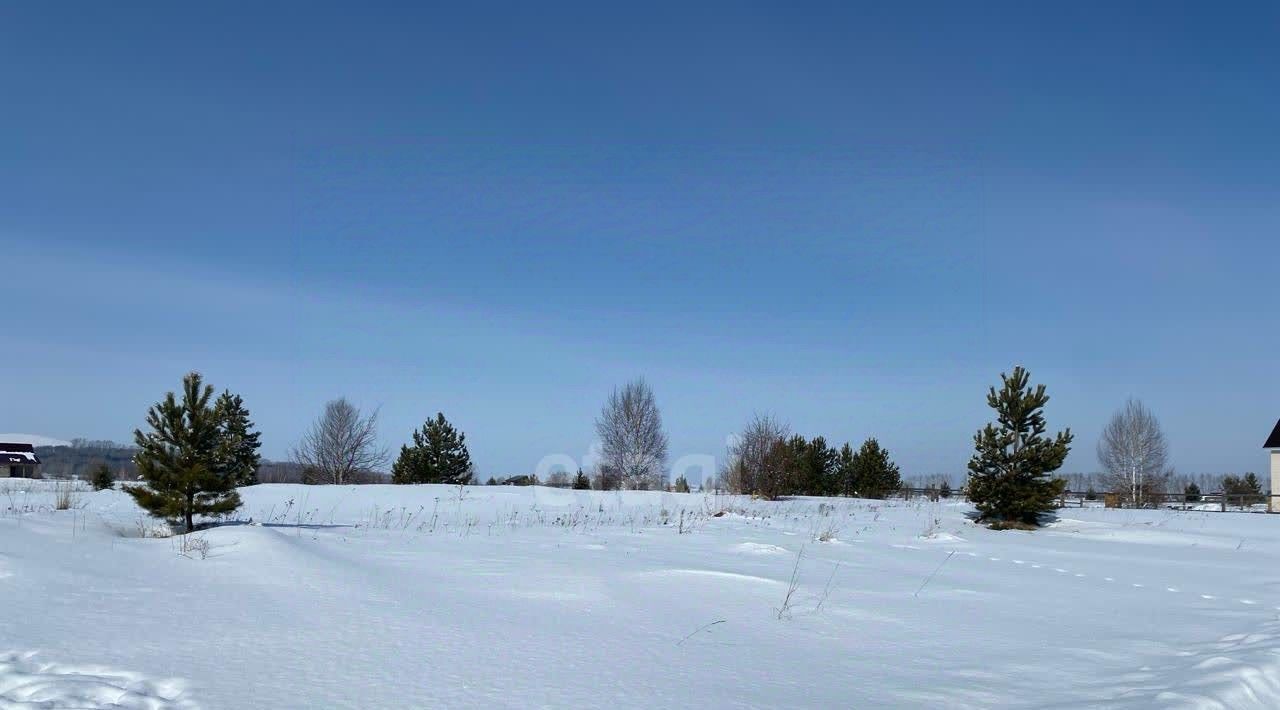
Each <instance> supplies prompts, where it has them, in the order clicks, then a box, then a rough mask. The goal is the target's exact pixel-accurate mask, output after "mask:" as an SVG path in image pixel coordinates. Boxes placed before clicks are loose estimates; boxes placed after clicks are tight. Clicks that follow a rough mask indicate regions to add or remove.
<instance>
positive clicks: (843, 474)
mask: <svg viewBox="0 0 1280 710" xmlns="http://www.w3.org/2000/svg"><path fill="white" fill-rule="evenodd" d="M853 456H854V454H853V447H852V446H849V442H847V441H846V442H845V444H844V446H841V447H840V453H839V454H838V455H837V456H836V463H835V467H836V473H835V476H836V479H837V480H838V481H839V487H840V495H844V496H852V495H854V492H855V491H857V490H858V486H857V483H858V481H857V475H856V472H855V471H854V470H853V461H854V458H853Z"/></svg>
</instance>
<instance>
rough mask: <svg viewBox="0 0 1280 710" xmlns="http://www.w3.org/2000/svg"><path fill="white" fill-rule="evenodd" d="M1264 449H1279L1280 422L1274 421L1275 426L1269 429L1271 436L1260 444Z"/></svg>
mask: <svg viewBox="0 0 1280 710" xmlns="http://www.w3.org/2000/svg"><path fill="white" fill-rule="evenodd" d="M1262 448H1264V449H1280V422H1276V428H1275V429H1272V430H1271V436H1270V437H1269V438H1268V439H1267V443H1265V444H1263V445H1262Z"/></svg>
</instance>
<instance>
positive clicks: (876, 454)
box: [849, 437, 902, 498]
mask: <svg viewBox="0 0 1280 710" xmlns="http://www.w3.org/2000/svg"><path fill="white" fill-rule="evenodd" d="M849 469H850V473H849V478H850V480H851V481H852V485H853V490H854V494H855V495H858V496H860V497H862V498H884V497H885V496H887V495H889V494H890V493H893V492H894V491H896V490H898V489H899V488H902V475H901V473H900V472H899V471H898V464H896V463H894V462H893V461H892V460H891V459H890V458H889V450H888V449H886V448H884V447H882V446H880V442H879V441H877V440H876V439H875V438H874V437H873V438H870V439H867V440H866V441H865V442H863V443H862V447H861V448H859V449H858V452H857V453H855V454H853V456H852V457H851V459H850V463H849Z"/></svg>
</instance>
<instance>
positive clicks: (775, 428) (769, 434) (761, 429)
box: [720, 414, 791, 493]
mask: <svg viewBox="0 0 1280 710" xmlns="http://www.w3.org/2000/svg"><path fill="white" fill-rule="evenodd" d="M790 435H791V427H789V426H787V425H786V424H784V423H782V422H780V421H778V420H777V419H776V418H774V417H773V416H772V415H769V414H756V415H755V416H753V417H752V418H751V421H749V422H747V426H746V427H745V428H744V429H743V430H742V433H741V434H739V435H738V436H736V437H734V439H733V441H732V442H731V443H730V444H729V450H728V463H727V464H726V466H725V468H724V470H723V471H722V472H721V474H720V480H721V481H722V482H723V483H724V485H725V487H727V488H728V489H729V491H730V492H731V493H757V492H760V491H763V490H772V489H773V488H774V486H773V485H772V483H773V478H775V477H776V476H777V475H778V471H777V470H776V469H777V466H776V465H775V464H776V463H777V460H776V456H775V454H776V450H777V446H778V445H779V444H781V443H784V442H785V441H786V440H787V437H788V436H790Z"/></svg>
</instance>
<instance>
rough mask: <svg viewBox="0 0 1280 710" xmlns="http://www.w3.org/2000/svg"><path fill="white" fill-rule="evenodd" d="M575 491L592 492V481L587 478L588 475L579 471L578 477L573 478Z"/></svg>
mask: <svg viewBox="0 0 1280 710" xmlns="http://www.w3.org/2000/svg"><path fill="white" fill-rule="evenodd" d="M573 490H575V491H589V490H591V479H590V478H587V474H585V473H583V472H582V469H578V475H576V476H574V477H573Z"/></svg>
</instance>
